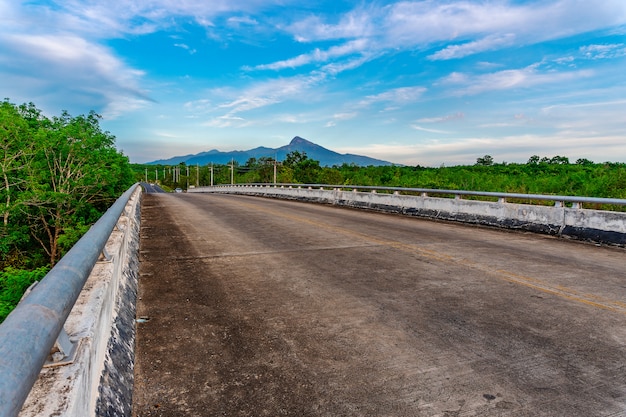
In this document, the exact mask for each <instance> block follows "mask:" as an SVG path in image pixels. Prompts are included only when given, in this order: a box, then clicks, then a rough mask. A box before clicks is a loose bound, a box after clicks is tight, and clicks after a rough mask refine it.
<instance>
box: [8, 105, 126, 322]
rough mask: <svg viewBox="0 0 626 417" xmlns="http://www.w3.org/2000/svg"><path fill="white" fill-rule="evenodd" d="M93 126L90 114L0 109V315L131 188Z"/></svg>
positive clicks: (122, 159) (121, 160)
mask: <svg viewBox="0 0 626 417" xmlns="http://www.w3.org/2000/svg"><path fill="white" fill-rule="evenodd" d="M99 120H100V116H98V115H97V114H96V113H94V112H91V113H89V114H88V115H86V116H85V115H81V116H76V117H73V116H71V115H70V114H68V113H67V112H63V113H62V114H61V116H59V117H53V118H52V119H49V118H47V117H44V116H43V115H42V113H41V111H40V110H39V109H37V108H36V107H35V105H34V104H33V103H28V104H22V105H19V106H16V105H14V104H12V103H10V102H9V100H8V99H5V100H4V101H2V102H1V103H0V212H1V213H2V223H1V224H0V274H1V275H0V277H1V280H2V281H1V282H0V310H1V311H2V312H6V311H8V309H10V308H12V307H11V306H12V305H13V303H14V302H15V298H16V297H17V298H18V299H19V296H21V291H23V289H25V288H26V287H28V285H30V283H31V282H32V281H33V280H34V279H37V277H39V276H40V275H42V271H45V269H46V268H49V267H50V266H52V265H54V263H55V262H56V261H57V260H58V259H59V258H60V257H61V256H62V254H63V253H65V252H66V251H67V250H69V248H71V247H72V245H74V243H75V242H76V241H77V240H78V239H79V238H80V237H81V236H82V234H83V233H84V232H85V231H86V230H87V229H88V228H89V225H91V224H92V223H94V222H95V221H96V220H97V219H98V218H99V217H100V216H101V215H102V213H103V212H104V211H106V209H107V208H108V207H109V206H110V205H111V203H112V202H113V201H115V199H116V198H117V197H119V195H120V194H122V192H124V191H125V190H126V189H128V187H129V186H130V185H132V184H133V183H134V182H135V181H134V175H133V172H132V169H131V166H130V163H129V161H128V158H127V157H126V156H124V155H122V154H121V153H120V152H118V151H117V150H116V149H115V145H114V144H115V137H114V136H113V135H111V134H110V133H109V132H105V131H102V130H101V129H100V126H99ZM42 268H44V269H42ZM18 294H19V296H18ZM1 314H3V313H1V312H0V315H1Z"/></svg>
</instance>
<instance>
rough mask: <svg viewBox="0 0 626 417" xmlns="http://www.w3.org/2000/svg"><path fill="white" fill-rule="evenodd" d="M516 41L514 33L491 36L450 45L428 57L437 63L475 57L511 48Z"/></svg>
mask: <svg viewBox="0 0 626 417" xmlns="http://www.w3.org/2000/svg"><path fill="white" fill-rule="evenodd" d="M514 41H515V35H514V34H512V33H507V34H504V35H490V36H487V37H485V38H483V39H479V40H477V41H473V42H467V43H464V44H460V45H449V46H447V47H446V48H444V49H442V50H440V51H437V52H435V53H434V54H432V55H430V56H428V59H430V60H433V61H437V60H446V59H455V58H463V57H465V56H468V55H473V54H476V53H479V52H484V51H490V50H494V49H499V48H502V47H504V46H510V45H512V44H513V42H514Z"/></svg>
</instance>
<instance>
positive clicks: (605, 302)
mask: <svg viewBox="0 0 626 417" xmlns="http://www.w3.org/2000/svg"><path fill="white" fill-rule="evenodd" d="M234 204H236V205H239V206H242V207H246V208H249V209H252V210H254V211H257V212H259V211H261V212H264V213H266V214H270V215H272V216H277V217H281V218H284V219H289V220H292V221H295V222H300V223H306V224H309V225H312V226H315V227H319V228H324V229H326V230H329V231H332V232H335V233H340V234H343V235H344V236H352V237H356V238H358V239H362V240H366V241H369V242H372V243H376V244H378V245H381V246H387V247H392V248H395V249H399V250H402V251H405V252H410V253H417V254H419V255H421V256H423V257H425V258H429V259H434V260H437V261H441V262H448V263H454V264H459V265H463V266H466V267H468V268H472V269H477V270H480V271H483V272H485V273H487V274H489V275H491V276H493V277H495V278H498V279H500V280H503V281H507V282H511V283H514V284H518V285H523V286H526V287H528V288H533V289H535V290H538V291H541V292H544V293H547V294H551V295H555V296H557V297H561V298H564V299H567V300H570V301H575V302H579V303H582V304H585V305H588V306H592V307H597V308H601V309H604V310H609V311H613V312H616V313H620V314H625V315H626V303H623V302H620V301H616V300H612V299H609V298H606V297H602V296H599V295H596V294H584V293H580V292H579V291H577V290H575V289H573V288H569V287H565V286H562V285H553V284H550V283H548V282H545V281H542V280H540V279H538V278H533V277H529V276H525V275H521V274H518V273H515V272H511V271H507V270H504V269H494V268H491V267H489V266H486V265H483V264H479V263H476V262H471V261H469V260H467V259H464V258H459V257H456V256H452V255H448V254H444V253H440V252H436V251H433V250H429V249H425V248H422V247H419V246H416V245H413V244H406V243H401V242H398V241H393V240H388V239H382V238H377V237H373V236H369V235H366V234H364V233H360V232H355V231H352V230H349V229H345V228H342V227H339V226H333V225H330V224H328V223H323V222H319V221H315V220H311V219H309V218H306V217H303V216H298V215H293V214H286V213H284V212H282V211H279V210H274V209H269V208H266V207H259V206H257V205H253V204H249V203H243V202H240V201H237V202H235V203H234Z"/></svg>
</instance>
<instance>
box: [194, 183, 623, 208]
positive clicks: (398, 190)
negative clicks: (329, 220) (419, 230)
mask: <svg viewBox="0 0 626 417" xmlns="http://www.w3.org/2000/svg"><path fill="white" fill-rule="evenodd" d="M225 187H270V188H271V187H279V188H310V189H324V190H350V191H354V192H357V191H370V192H377V191H384V192H393V193H395V194H419V195H421V196H423V197H428V196H432V195H452V196H454V198H456V199H461V198H463V197H468V196H469V197H490V198H497V199H498V201H500V202H506V201H507V200H514V199H515V200H526V201H533V200H534V201H553V202H554V204H555V206H557V207H560V206H562V205H563V204H564V203H571V205H572V208H582V205H583V204H600V205H618V206H626V199H620V198H600V197H581V196H564V195H549V194H521V193H499V192H488V191H466V190H445V189H432V188H409V187H381V186H368V185H346V184H341V185H331V184H292V183H276V184H274V183H246V184H220V185H215V186H213V187H200V188H201V189H207V188H225ZM195 191H201V190H200V189H196V190H195Z"/></svg>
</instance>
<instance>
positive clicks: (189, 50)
mask: <svg viewBox="0 0 626 417" xmlns="http://www.w3.org/2000/svg"><path fill="white" fill-rule="evenodd" d="M174 46H175V47H177V48H182V49H184V50H186V51H188V52H189V53H190V54H191V55H193V54H195V53H196V52H197V51H196V50H195V49H193V48H191V47H190V46H189V45H187V44H184V43H175V44H174Z"/></svg>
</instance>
